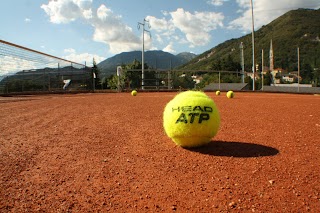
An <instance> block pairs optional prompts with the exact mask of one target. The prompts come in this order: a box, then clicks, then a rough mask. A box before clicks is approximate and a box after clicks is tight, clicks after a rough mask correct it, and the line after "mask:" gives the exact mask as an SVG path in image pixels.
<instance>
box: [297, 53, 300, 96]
mask: <svg viewBox="0 0 320 213" xmlns="http://www.w3.org/2000/svg"><path fill="white" fill-rule="evenodd" d="M297 53H298V92H300V48H299V47H298V48H297Z"/></svg>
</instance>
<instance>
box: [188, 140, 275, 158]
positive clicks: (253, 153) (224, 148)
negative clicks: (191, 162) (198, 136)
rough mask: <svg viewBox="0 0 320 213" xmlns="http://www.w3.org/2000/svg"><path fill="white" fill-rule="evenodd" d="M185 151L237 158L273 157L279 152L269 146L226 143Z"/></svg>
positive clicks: (217, 142)
mask: <svg viewBox="0 0 320 213" xmlns="http://www.w3.org/2000/svg"><path fill="white" fill-rule="evenodd" d="M187 150H190V151H193V152H199V153H202V154H207V155H214V156H226V157H238V158H250V157H264V156H274V155H277V154H278V153H279V150H277V149H275V148H273V147H269V146H264V145H260V144H253V143H244V142H228V141H211V142H210V143H209V144H207V145H205V146H202V147H197V148H187Z"/></svg>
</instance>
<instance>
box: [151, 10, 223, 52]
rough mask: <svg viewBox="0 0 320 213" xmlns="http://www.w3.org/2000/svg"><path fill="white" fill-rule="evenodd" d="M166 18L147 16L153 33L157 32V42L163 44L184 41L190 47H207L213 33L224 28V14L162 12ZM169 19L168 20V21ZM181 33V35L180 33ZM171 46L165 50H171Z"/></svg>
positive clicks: (181, 11) (178, 11) (179, 11)
mask: <svg viewBox="0 0 320 213" xmlns="http://www.w3.org/2000/svg"><path fill="white" fill-rule="evenodd" d="M162 13H163V14H164V15H165V16H166V17H165V18H161V19H159V18H156V17H154V16H147V17H146V19H147V20H148V21H149V22H150V25H151V29H152V31H156V32H157V33H156V40H157V41H158V42H161V43H165V40H166V41H167V42H172V41H173V40H174V41H178V42H180V41H183V42H182V43H184V44H186V43H188V44H189V46H190V47H196V46H204V45H207V44H208V43H209V42H210V40H211V35H210V33H211V31H213V30H215V29H217V28H218V27H223V20H224V16H223V14H222V13H214V12H194V13H190V12H188V11H185V10H184V9H182V8H178V9H177V10H176V11H173V12H164V11H163V12H162ZM166 18H167V19H166ZM179 32H180V33H179ZM169 47H170V44H169V45H168V46H166V47H165V48H169Z"/></svg>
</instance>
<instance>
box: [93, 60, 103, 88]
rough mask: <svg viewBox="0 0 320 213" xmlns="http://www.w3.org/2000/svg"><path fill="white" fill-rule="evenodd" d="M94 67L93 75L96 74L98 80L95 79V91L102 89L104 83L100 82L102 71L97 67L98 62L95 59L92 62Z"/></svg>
mask: <svg viewBox="0 0 320 213" xmlns="http://www.w3.org/2000/svg"><path fill="white" fill-rule="evenodd" d="M92 64H93V66H92V69H91V70H92V74H95V76H96V78H95V79H94V83H95V89H102V87H103V86H102V84H103V82H102V81H101V80H100V73H101V72H100V69H99V68H98V66H97V63H96V61H95V60H94V58H93V62H92Z"/></svg>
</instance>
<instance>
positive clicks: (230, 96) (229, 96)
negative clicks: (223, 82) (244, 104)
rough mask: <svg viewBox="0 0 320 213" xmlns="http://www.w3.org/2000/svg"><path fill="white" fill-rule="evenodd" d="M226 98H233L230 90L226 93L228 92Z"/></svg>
mask: <svg viewBox="0 0 320 213" xmlns="http://www.w3.org/2000/svg"><path fill="white" fill-rule="evenodd" d="M227 97H228V98H233V97H234V92H233V91H231V90H230V91H228V92H227Z"/></svg>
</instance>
